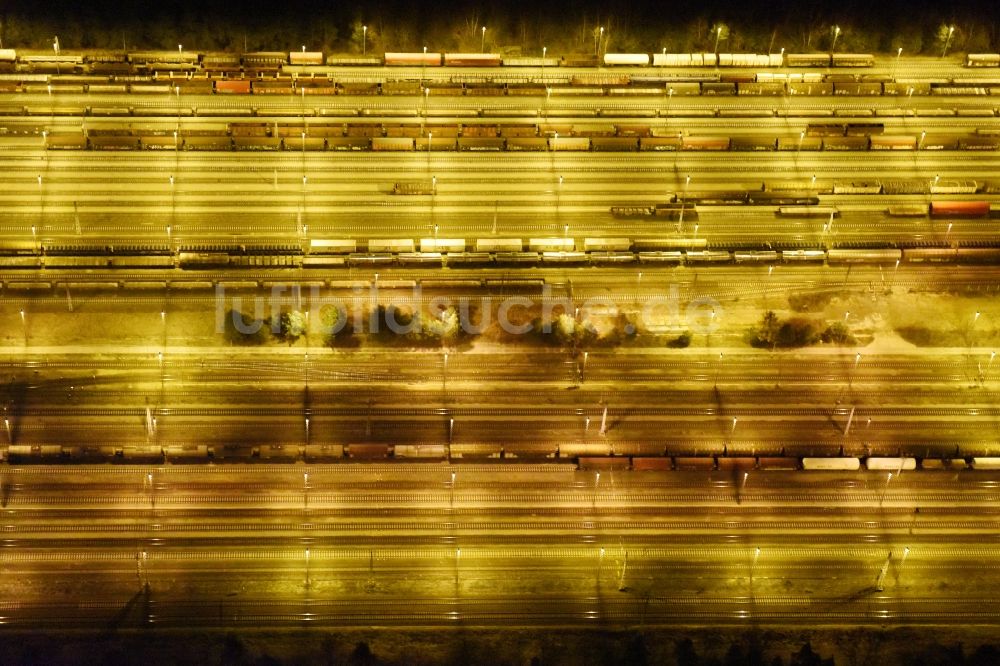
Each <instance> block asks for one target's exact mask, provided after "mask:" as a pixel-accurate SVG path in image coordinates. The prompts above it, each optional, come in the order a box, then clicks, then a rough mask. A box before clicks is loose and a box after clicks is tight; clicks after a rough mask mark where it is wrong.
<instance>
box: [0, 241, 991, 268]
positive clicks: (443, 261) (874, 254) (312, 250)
mask: <svg viewBox="0 0 1000 666" xmlns="http://www.w3.org/2000/svg"><path fill="white" fill-rule="evenodd" d="M898 262H906V263H955V264H992V265H996V264H1000V247H996V246H994V247H979V246H974V247H967V246H963V245H948V244H941V245H938V246H933V245H928V246H920V247H904V248H895V247H888V246H883V247H832V248H828V249H825V248H823V247H821V246H812V247H803V248H798V249H790V248H788V249H774V248H771V247H768V246H767V245H762V246H753V247H749V246H748V247H744V248H737V249H733V248H731V247H726V246H722V247H719V246H711V245H709V243H708V242H707V241H706V240H705V239H704V238H680V237H675V238H663V237H658V238H586V239H573V238H536V239H522V238H479V239H472V240H467V239H464V238H450V239H433V238H423V239H416V240H414V239H412V238H395V239H394V238H390V239H371V240H368V241H357V240H355V239H314V240H312V241H310V242H309V243H306V244H303V245H300V244H287V245H274V244H270V245H268V244H257V245H254V244H242V245H215V246H181V247H179V248H171V247H169V246H165V245H164V246H161V245H148V246H147V245H124V246H114V247H108V246H86V245H69V246H67V245H54V244H35V243H30V242H14V241H7V242H4V243H2V244H0V270H4V271H9V270H16V271H22V270H23V271H33V270H34V271H38V270H45V271H48V270H73V269H117V268H121V269H129V270H140V269H141V270H173V269H180V270H182V271H200V270H220V269H318V270H323V269H338V268H347V267H352V266H375V265H399V266H411V267H420V266H426V267H437V268H440V267H441V266H463V265H469V266H473V265H484V266H538V265H541V266H547V265H554V266H558V265H579V266H613V265H635V264H651V265H667V266H669V265H690V266H706V265H709V266H710V265H724V264H732V263H737V264H761V265H773V264H776V263H786V264H803V263H815V264H824V263H826V264H829V265H848V264H876V265H881V266H892V265H895V264H896V263H898Z"/></svg>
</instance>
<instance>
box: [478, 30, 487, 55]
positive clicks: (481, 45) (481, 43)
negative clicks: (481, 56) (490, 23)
mask: <svg viewBox="0 0 1000 666" xmlns="http://www.w3.org/2000/svg"><path fill="white" fill-rule="evenodd" d="M479 52H480V53H486V26H485V25H484V26H483V37H482V39H481V40H480V41H479Z"/></svg>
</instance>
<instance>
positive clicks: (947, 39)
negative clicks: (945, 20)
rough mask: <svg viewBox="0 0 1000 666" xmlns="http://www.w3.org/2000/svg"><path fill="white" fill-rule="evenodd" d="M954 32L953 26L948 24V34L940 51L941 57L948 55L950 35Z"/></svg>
mask: <svg viewBox="0 0 1000 666" xmlns="http://www.w3.org/2000/svg"><path fill="white" fill-rule="evenodd" d="M954 34H955V26H953V25H950V26H948V36H947V37H946V38H945V40H944V50H943V51H941V57H942V58H943V57H945V56H946V55H948V47H949V46H950V45H951V36H952V35H954Z"/></svg>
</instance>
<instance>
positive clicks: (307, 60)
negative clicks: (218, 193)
mask: <svg viewBox="0 0 1000 666" xmlns="http://www.w3.org/2000/svg"><path fill="white" fill-rule="evenodd" d="M970 57H971V56H970ZM599 65H605V66H609V67H615V66H622V65H624V66H633V67H647V66H650V65H652V66H653V67H685V68H686V67H873V66H874V65H875V57H874V56H873V55H872V54H870V53H833V54H830V53H819V52H817V53H785V52H784V51H782V52H781V53H771V54H756V53H704V52H702V53H667V52H666V49H664V50H663V51H662V52H661V53H652V54H649V53H605V54H603V57H598V56H597V55H596V54H570V55H565V56H561V57H545V56H544V54H543V57H524V56H503V55H500V54H496V53H440V52H436V51H431V52H428V51H426V50H425V51H422V52H414V53H406V52H387V53H384V54H382V55H373V56H367V55H362V56H358V55H338V54H329V55H324V54H323V53H322V52H319V51H306V50H304V49H303V50H302V51H291V52H284V51H265V52H253V53H242V54H237V53H218V52H209V53H199V52H196V51H186V52H185V51H184V50H183V49H178V50H177V51H132V52H127V53H126V52H122V51H115V52H94V53H52V52H45V51H39V52H36V51H32V52H30V53H28V52H24V51H22V52H18V51H16V50H15V49H0V68H2V69H7V71H11V70H12V69H16V68H20V69H24V70H27V71H50V70H55V71H59V70H60V68H61V69H62V71H66V70H69V71H71V72H72V71H80V72H83V71H108V72H114V73H126V72H131V73H136V72H141V71H157V70H165V69H166V68H171V71H196V70H201V71H219V72H233V71H241V70H242V71H246V70H254V71H267V70H278V69H281V68H284V67H322V66H342V67H349V66H386V67H596V66H599Z"/></svg>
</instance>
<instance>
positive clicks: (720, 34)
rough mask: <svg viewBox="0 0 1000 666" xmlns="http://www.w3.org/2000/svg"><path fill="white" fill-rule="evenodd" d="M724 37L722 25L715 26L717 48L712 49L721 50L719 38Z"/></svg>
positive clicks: (714, 50) (715, 51)
mask: <svg viewBox="0 0 1000 666" xmlns="http://www.w3.org/2000/svg"><path fill="white" fill-rule="evenodd" d="M720 37H722V26H721V25H720V26H718V27H716V28H715V48H714V49H713V50H712V51H713V52H714V53H718V52H719V38H720Z"/></svg>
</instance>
